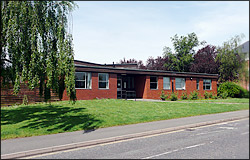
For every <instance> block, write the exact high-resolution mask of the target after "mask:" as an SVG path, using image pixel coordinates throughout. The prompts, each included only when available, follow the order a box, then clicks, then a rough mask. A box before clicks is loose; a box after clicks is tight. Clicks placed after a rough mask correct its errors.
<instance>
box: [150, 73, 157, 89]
mask: <svg viewBox="0 0 250 160" xmlns="http://www.w3.org/2000/svg"><path fill="white" fill-rule="evenodd" d="M151 77H155V78H156V82H151ZM151 83H156V88H151ZM149 88H150V90H158V77H157V76H150V77H149Z"/></svg>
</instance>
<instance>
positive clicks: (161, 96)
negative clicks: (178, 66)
mask: <svg viewBox="0 0 250 160" xmlns="http://www.w3.org/2000/svg"><path fill="white" fill-rule="evenodd" d="M160 98H161V99H162V100H165V99H167V98H168V94H165V93H164V91H163V90H161V95H160Z"/></svg>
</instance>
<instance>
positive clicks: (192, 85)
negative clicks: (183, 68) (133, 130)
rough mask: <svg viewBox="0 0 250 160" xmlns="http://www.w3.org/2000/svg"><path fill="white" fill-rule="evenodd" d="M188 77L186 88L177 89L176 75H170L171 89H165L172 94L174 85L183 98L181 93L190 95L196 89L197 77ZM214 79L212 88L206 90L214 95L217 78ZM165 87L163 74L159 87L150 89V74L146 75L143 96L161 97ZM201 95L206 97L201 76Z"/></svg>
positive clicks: (150, 97)
mask: <svg viewBox="0 0 250 160" xmlns="http://www.w3.org/2000/svg"><path fill="white" fill-rule="evenodd" d="M185 79H186V86H185V90H176V89H175V77H170V90H164V93H165V94H171V93H172V87H174V92H175V93H177V94H178V98H181V95H182V93H183V92H186V93H187V95H189V94H190V93H191V92H193V91H194V90H196V78H193V79H192V80H191V79H190V78H185ZM172 80H173V82H174V86H172ZM211 80H212V90H206V91H207V92H212V93H213V95H216V94H217V81H216V80H215V79H211ZM162 89H163V76H158V89H156V90H152V89H150V76H146V82H145V88H144V92H143V93H144V94H143V96H142V98H144V99H160V94H161V91H162ZM198 92H199V94H200V97H202V98H203V97H204V92H205V91H204V90H203V79H202V78H200V81H199V90H198Z"/></svg>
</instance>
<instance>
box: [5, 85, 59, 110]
mask: <svg viewBox="0 0 250 160" xmlns="http://www.w3.org/2000/svg"><path fill="white" fill-rule="evenodd" d="M24 95H27V97H28V103H34V102H42V101H43V97H40V95H39V89H38V88H35V89H34V90H30V89H29V88H28V86H27V85H26V84H24V83H22V84H20V91H19V93H18V94H17V95H14V94H13V85H11V84H10V85H9V87H5V88H1V107H4V106H9V105H14V104H22V103H23V97H24ZM57 100H59V98H58V96H57V95H56V94H55V93H53V92H51V101H57Z"/></svg>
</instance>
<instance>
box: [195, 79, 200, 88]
mask: <svg viewBox="0 0 250 160" xmlns="http://www.w3.org/2000/svg"><path fill="white" fill-rule="evenodd" d="M199 82H200V80H199V79H198V78H197V79H196V89H197V90H199V89H200V87H199Z"/></svg>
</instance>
